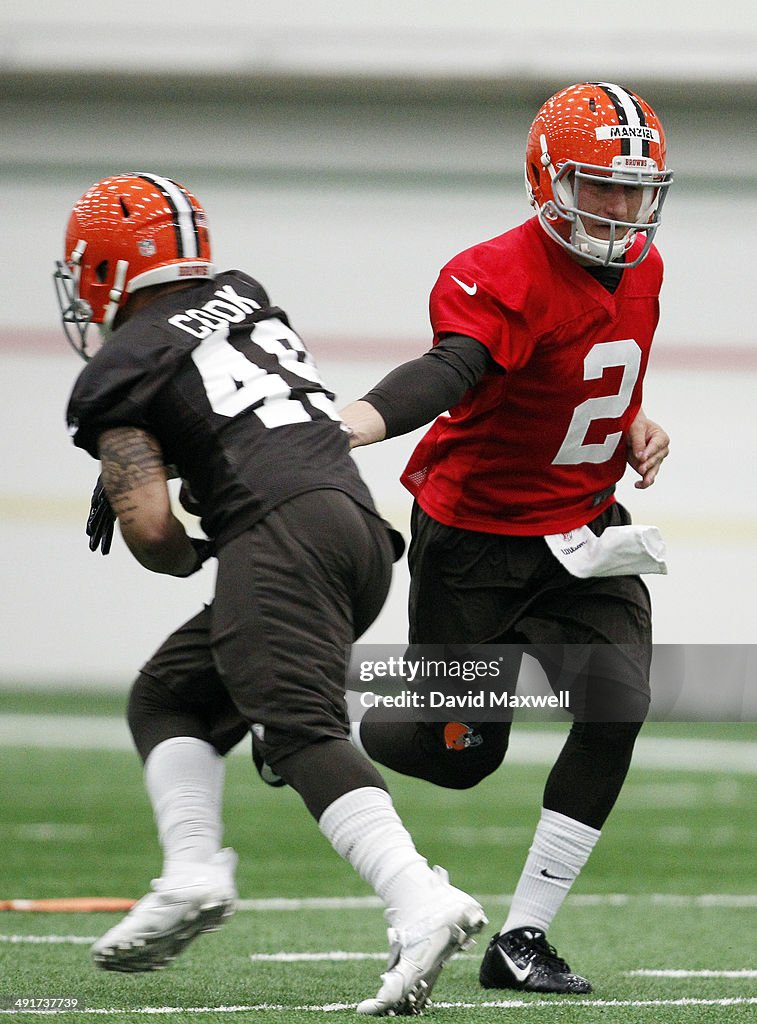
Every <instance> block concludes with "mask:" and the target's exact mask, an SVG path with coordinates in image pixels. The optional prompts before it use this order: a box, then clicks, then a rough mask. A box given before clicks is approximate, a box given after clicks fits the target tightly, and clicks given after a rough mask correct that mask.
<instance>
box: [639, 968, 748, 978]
mask: <svg viewBox="0 0 757 1024" xmlns="http://www.w3.org/2000/svg"><path fill="white" fill-rule="evenodd" d="M624 973H625V974H626V975H627V976H628V977H629V978H633V977H635V978H757V971H753V970H738V971H686V970H669V969H667V968H663V969H660V970H655V969H653V968H649V967H645V968H642V969H640V970H638V971H624Z"/></svg>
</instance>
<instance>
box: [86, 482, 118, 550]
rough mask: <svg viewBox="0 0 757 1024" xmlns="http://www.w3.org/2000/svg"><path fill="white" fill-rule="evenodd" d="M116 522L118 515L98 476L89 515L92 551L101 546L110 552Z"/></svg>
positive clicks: (88, 524)
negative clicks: (116, 515)
mask: <svg viewBox="0 0 757 1024" xmlns="http://www.w3.org/2000/svg"><path fill="white" fill-rule="evenodd" d="M115 522H116V517H115V514H114V512H113V509H112V508H111V504H110V502H109V501H108V495H107V494H106V493H105V488H104V487H103V481H102V477H100V476H98V478H97V483H96V484H95V489H94V491H92V501H91V502H90V506H89V515H88V516H87V536H88V537H89V550H90V551H97V549H98V547H99V548H100V550H101V551H102V553H103V554H104V555H107V554H108V552H109V551H110V545H111V541H112V540H113V527H114V525H115Z"/></svg>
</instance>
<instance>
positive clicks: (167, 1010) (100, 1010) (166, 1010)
mask: <svg viewBox="0 0 757 1024" xmlns="http://www.w3.org/2000/svg"><path fill="white" fill-rule="evenodd" d="M355 1005H356V1004H355V1003H324V1004H323V1005H321V1006H317V1005H313V1004H310V1003H305V1004H301V1005H297V1006H287V1005H285V1004H284V1003H253V1004H251V1005H249V1006H143V1007H139V1008H137V1009H134V1008H131V1007H129V1008H118V1009H115V1008H111V1007H97V1008H93V1009H89V1010H24V1011H23V1012H24V1013H29V1014H33V1013H36V1014H45V1015H50V1016H52V1015H53V1014H68V1015H71V1014H74V1015H76V1014H85V1015H92V1016H94V1015H97V1016H102V1017H116V1016H118V1017H122V1018H128V1017H130V1016H132V1015H140V1016H167V1015H169V1014H172V1013H182V1014H188V1013H195V1014H204V1013H270V1012H274V1013H282V1012H289V1013H338V1012H339V1011H344V1010H354V1009H355ZM433 1005H434V1009H437V1010H438V1009H441V1010H532V1009H534V1010H536V1009H545V1008H550V1009H552V1010H555V1009H557V1007H558V1004H557V1003H555V1002H554V1000H551V999H536V1000H534V1001H533V1002H530V1001H528V1000H525V999H492V1000H484V1001H482V1002H480V1003H469V1002H465V1003H463V1002H454V1003H451V1002H449V1003H448V1002H441V1001H439V1002H437V1001H436V1000H435V1001H434V1004H433ZM560 1005H561V1006H565V1005H567V1004H565V1003H563V1004H560ZM753 1005H757V996H754V997H751V996H732V997H731V996H728V997H723V998H721V999H695V998H683V999H573V998H571V1000H570V1006H589V1007H590V1006H598V1007H608V1008H613V1009H631V1010H632V1009H645V1008H647V1007H668V1006H670V1007H673V1006H677V1007H686V1006H692V1007H694V1006H753ZM10 1013H13V1014H16V1015H18V1013H19V1011H18V1010H0V1014H10Z"/></svg>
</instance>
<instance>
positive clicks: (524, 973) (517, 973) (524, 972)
mask: <svg viewBox="0 0 757 1024" xmlns="http://www.w3.org/2000/svg"><path fill="white" fill-rule="evenodd" d="M497 949H498V950H499V952H500V954H501V955H502V959H503V960H504V961H505V966H506V967H507V969H508V971H510V973H511V974H512V976H513V977H514V978H515V980H516V981H518V982H523V981H525V980H526V978H527V977H528V976H529V974H530V973H531V971H532V969H533V966H534V965H533V963H529V964H526V966H525V967H518V965H517V964H516V963H514V962H513V961H512V960H511V959H510V957H509V956H508V955H507V953H506V952H505V951H504V949H503V948H502V947H501V946H497Z"/></svg>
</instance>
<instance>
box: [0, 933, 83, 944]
mask: <svg viewBox="0 0 757 1024" xmlns="http://www.w3.org/2000/svg"><path fill="white" fill-rule="evenodd" d="M96 939H97V936H96V935H0V942H12V943H15V942H18V943H23V942H30V943H35V942H36V943H51V944H52V945H57V944H61V945H66V944H70V945H74V946H79V945H81V946H85V945H87V946H88V945H91V943H93V942H94V941H95V940H96Z"/></svg>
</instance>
